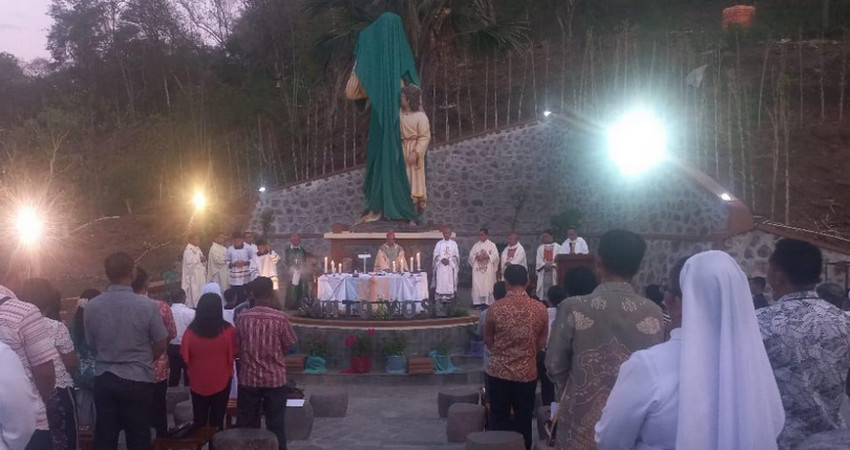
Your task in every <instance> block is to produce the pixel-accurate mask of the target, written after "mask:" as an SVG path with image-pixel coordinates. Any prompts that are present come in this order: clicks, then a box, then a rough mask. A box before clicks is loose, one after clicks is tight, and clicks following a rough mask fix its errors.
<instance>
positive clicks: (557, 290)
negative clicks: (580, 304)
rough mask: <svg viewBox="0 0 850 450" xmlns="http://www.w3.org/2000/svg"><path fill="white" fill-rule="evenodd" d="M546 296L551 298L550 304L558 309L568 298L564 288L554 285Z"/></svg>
mask: <svg viewBox="0 0 850 450" xmlns="http://www.w3.org/2000/svg"><path fill="white" fill-rule="evenodd" d="M546 296H547V297H549V304H550V305H552V306H553V307H557V306H558V305H559V304H561V302H562V301H564V299H565V298H567V290H566V289H564V287H563V286H560V285H557V284H556V285H554V286H552V287H550V288H549V291H547V292H546Z"/></svg>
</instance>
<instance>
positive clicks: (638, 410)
mask: <svg viewBox="0 0 850 450" xmlns="http://www.w3.org/2000/svg"><path fill="white" fill-rule="evenodd" d="M681 333H682V329H681V328H676V329H674V330H672V331H671V332H670V340H669V341H667V342H664V343H662V344H658V345H656V346H653V347H650V348H648V349H645V350H640V351H637V352H634V353H632V356H631V358H629V360H628V361H626V362H624V363H623V364H622V365H621V366H620V374H619V375H618V376H617V383H616V384H615V385H614V389H613V390H612V391H611V395H609V396H608V403H606V404H605V409H603V410H602V418H601V419H600V420H599V422H597V423H596V446H597V448H598V449H599V450H626V449H636V450H661V449H671V450H672V449H675V448H676V430H677V426H678V418H679V356H680V350H681V343H682V340H681V336H682V335H681Z"/></svg>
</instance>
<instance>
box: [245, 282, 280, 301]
mask: <svg viewBox="0 0 850 450" xmlns="http://www.w3.org/2000/svg"><path fill="white" fill-rule="evenodd" d="M250 289H251V293H252V294H254V298H255V299H269V298H272V296H273V295H274V284H273V283H272V279H271V278H269V277H257V279H255V280H254V281H252V282H251V288H250Z"/></svg>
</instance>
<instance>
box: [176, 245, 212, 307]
mask: <svg viewBox="0 0 850 450" xmlns="http://www.w3.org/2000/svg"><path fill="white" fill-rule="evenodd" d="M188 241H189V242H188V243H187V244H186V248H185V249H184V250H183V274H182V275H183V277H182V279H181V282H180V287H181V288H182V289H183V290H184V291H186V306H188V307H190V308H194V307H195V305H197V304H198V299H199V298H201V289H203V288H204V284H206V282H207V267H206V263H207V259H206V258H205V257H204V252H202V251H201V248H200V247H198V246H199V245H200V244H201V236H200V235H199V234H198V233H191V234H189V238H188Z"/></svg>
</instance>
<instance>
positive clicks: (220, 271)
mask: <svg viewBox="0 0 850 450" xmlns="http://www.w3.org/2000/svg"><path fill="white" fill-rule="evenodd" d="M226 242H227V235H226V234H224V233H222V232H218V233H217V234H216V235H215V240H214V241H213V243H212V246H211V247H210V252H209V262H208V263H207V281H213V282H216V283H218V285H219V286H221V290H227V288H228V287H230V270H229V269H228V268H227V263H226V262H224V255H225V254H226V253H227V247H225V245H224V244H225V243H226Z"/></svg>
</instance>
